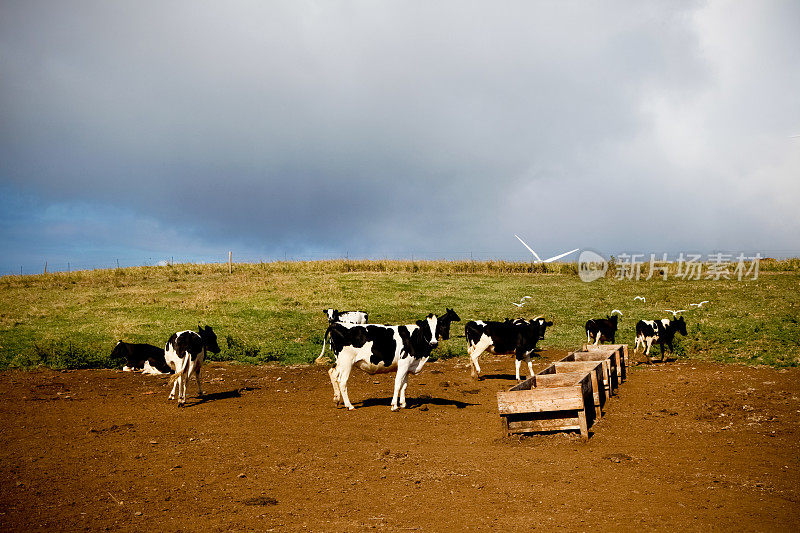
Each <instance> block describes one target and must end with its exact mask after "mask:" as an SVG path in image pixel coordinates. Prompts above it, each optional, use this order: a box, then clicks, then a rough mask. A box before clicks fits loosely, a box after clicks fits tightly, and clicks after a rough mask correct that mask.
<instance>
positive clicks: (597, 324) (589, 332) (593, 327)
mask: <svg viewBox="0 0 800 533" xmlns="http://www.w3.org/2000/svg"><path fill="white" fill-rule="evenodd" d="M617 319H618V317H617V315H613V316H608V315H606V317H605V318H592V319H589V320H587V321H586V343H587V344H600V343H601V342H603V341H606V342H610V343H611V344H614V339H615V338H616V336H617Z"/></svg>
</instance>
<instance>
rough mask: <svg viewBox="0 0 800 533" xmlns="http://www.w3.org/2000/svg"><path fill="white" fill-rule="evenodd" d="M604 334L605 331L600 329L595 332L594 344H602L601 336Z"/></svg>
mask: <svg viewBox="0 0 800 533" xmlns="http://www.w3.org/2000/svg"><path fill="white" fill-rule="evenodd" d="M602 336H603V332H602V331H598V332H597V333H596V334H595V339H594V345H595V346H597V345H598V344H600V338H601V337H602Z"/></svg>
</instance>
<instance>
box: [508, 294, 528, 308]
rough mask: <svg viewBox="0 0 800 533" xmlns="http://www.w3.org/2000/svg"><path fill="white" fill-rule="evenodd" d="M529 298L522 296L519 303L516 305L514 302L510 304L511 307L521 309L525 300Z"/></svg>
mask: <svg viewBox="0 0 800 533" xmlns="http://www.w3.org/2000/svg"><path fill="white" fill-rule="evenodd" d="M529 298H530V296H523V297H522V298H521V299H520V301H519V303H516V302H511V304H512V305H516V306H517V307H522V306H523V305H525V300H527V299H529Z"/></svg>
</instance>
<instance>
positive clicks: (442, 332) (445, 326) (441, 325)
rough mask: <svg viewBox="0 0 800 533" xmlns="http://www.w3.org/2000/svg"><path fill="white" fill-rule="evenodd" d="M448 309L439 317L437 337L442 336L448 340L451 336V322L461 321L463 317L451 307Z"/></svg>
mask: <svg viewBox="0 0 800 533" xmlns="http://www.w3.org/2000/svg"><path fill="white" fill-rule="evenodd" d="M445 309H447V312H446V313H445V314H444V315H442V316H441V317H439V319H438V321H437V323H436V338H437V339H438V338H442V339H444V340H447V339H449V338H450V323H451V322H460V321H461V318H459V316H458V315H457V314H456V312H455V311H453V310H452V309H450V308H445Z"/></svg>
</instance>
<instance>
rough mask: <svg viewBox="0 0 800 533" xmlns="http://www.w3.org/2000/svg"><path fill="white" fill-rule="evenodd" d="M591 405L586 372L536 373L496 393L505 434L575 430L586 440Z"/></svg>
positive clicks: (594, 414)
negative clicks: (508, 388)
mask: <svg viewBox="0 0 800 533" xmlns="http://www.w3.org/2000/svg"><path fill="white" fill-rule="evenodd" d="M594 403H595V402H594V393H593V389H592V377H591V375H590V373H589V372H578V373H549V374H544V375H538V374H537V375H535V376H531V377H530V378H528V379H526V380H525V381H523V382H522V383H520V384H518V385H516V386H515V387H512V388H511V389H510V390H508V391H500V392H498V393H497V406H498V408H499V410H500V418H501V420H502V423H503V429H504V430H505V433H506V435H510V434H513V433H532V432H540V431H565V430H575V429H577V430H579V431H580V433H581V437H582V438H583V439H584V440H586V439H588V438H589V426H591V425H592V423H593V422H594V420H595V418H596V412H595V409H593V407H594Z"/></svg>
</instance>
